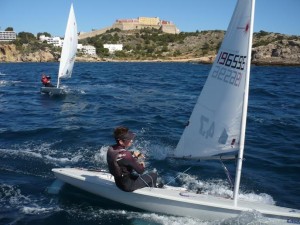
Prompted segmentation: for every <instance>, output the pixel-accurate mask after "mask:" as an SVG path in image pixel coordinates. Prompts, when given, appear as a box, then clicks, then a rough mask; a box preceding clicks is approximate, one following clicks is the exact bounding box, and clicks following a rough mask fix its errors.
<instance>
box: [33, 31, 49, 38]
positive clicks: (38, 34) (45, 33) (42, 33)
mask: <svg viewBox="0 0 300 225" xmlns="http://www.w3.org/2000/svg"><path fill="white" fill-rule="evenodd" d="M41 35H45V36H46V37H51V34H49V33H48V32H40V33H37V35H36V36H37V39H40V36H41Z"/></svg>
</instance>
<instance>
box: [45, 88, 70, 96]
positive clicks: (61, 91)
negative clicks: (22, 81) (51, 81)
mask: <svg viewBox="0 0 300 225" xmlns="http://www.w3.org/2000/svg"><path fill="white" fill-rule="evenodd" d="M40 91H41V93H44V94H49V95H64V94H65V93H66V92H65V90H64V89H63V88H57V87H41V90H40Z"/></svg>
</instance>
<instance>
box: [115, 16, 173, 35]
mask: <svg viewBox="0 0 300 225" xmlns="http://www.w3.org/2000/svg"><path fill="white" fill-rule="evenodd" d="M148 27H150V28H154V29H161V30H162V31H163V32H165V33H170V34H178V33H179V29H178V28H177V27H176V26H175V24H174V23H172V22H170V21H166V20H160V19H159V18H158V17H138V18H137V19H117V20H116V22H115V23H114V24H113V25H112V28H119V29H120V30H140V29H143V28H148Z"/></svg>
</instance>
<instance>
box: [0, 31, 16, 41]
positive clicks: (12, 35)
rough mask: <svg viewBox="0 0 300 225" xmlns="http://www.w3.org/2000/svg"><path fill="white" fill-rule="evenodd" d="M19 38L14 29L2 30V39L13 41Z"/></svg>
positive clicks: (0, 34) (0, 32) (0, 39)
mask: <svg viewBox="0 0 300 225" xmlns="http://www.w3.org/2000/svg"><path fill="white" fill-rule="evenodd" d="M16 39H17V34H16V32H14V31H0V41H13V40H16Z"/></svg>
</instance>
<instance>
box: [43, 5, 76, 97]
mask: <svg viewBox="0 0 300 225" xmlns="http://www.w3.org/2000/svg"><path fill="white" fill-rule="evenodd" d="M77 44H78V35H77V23H76V18H75V13H74V8H73V4H71V8H70V12H69V18H68V22H67V27H66V32H65V37H64V42H63V47H62V51H61V57H60V63H59V72H58V77H57V85H56V87H41V92H42V93H48V94H63V93H64V92H65V91H64V89H63V88H61V87H60V80H61V79H67V78H70V77H71V75H72V71H73V66H74V62H75V58H76V52H77Z"/></svg>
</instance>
